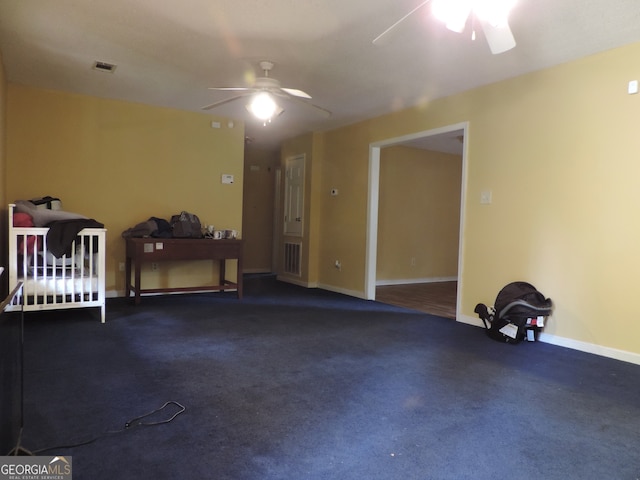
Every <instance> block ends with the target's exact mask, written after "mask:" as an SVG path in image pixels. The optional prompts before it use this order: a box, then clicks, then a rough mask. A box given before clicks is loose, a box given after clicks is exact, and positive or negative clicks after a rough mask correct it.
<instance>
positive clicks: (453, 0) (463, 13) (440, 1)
mask: <svg viewBox="0 0 640 480" xmlns="http://www.w3.org/2000/svg"><path fill="white" fill-rule="evenodd" d="M515 3H516V0H433V4H432V10H431V11H432V13H433V15H434V16H435V17H436V18H437V19H438V20H440V21H441V22H443V23H444V24H445V25H446V26H447V28H448V29H449V30H452V31H454V32H457V33H462V32H463V31H464V27H465V25H466V23H467V20H468V18H469V15H470V14H471V12H472V11H473V13H474V14H475V15H477V17H478V18H479V19H480V20H483V21H485V22H487V23H489V24H490V25H492V26H494V27H500V26H504V25H506V24H507V20H508V18H509V13H510V12H511V9H512V8H513V6H514V5H515Z"/></svg>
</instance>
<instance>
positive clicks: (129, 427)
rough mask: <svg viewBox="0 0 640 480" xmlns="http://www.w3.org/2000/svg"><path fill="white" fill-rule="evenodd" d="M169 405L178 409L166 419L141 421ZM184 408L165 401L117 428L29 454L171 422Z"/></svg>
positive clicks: (94, 440) (78, 444) (175, 403)
mask: <svg viewBox="0 0 640 480" xmlns="http://www.w3.org/2000/svg"><path fill="white" fill-rule="evenodd" d="M169 405H175V406H176V407H178V411H177V412H176V413H174V414H173V415H172V416H171V417H170V418H168V419H166V420H159V421H157V422H143V421H142V420H143V419H145V418H147V417H150V416H151V415H153V414H155V413H158V412H160V411H162V410H164V409H165V408H166V407H168V406H169ZM185 410H186V407H185V406H184V405H181V404H180V403H178V402H175V401H172V400H171V401H168V402H166V403H165V404H164V405H163V406H161V407H160V408H157V409H155V410H153V411H151V412H149V413H145V414H144V415H141V416H139V417H136V418H133V419H131V420H129V421H128V422H126V423H125V424H124V428H121V429H119V430H109V431H106V432H104V433H103V434H102V435H98V436H97V437H93V438H91V439H89V440H86V441H84V442H79V443H73V444H70V445H57V446H55V447H47V448H41V449H40V450H34V451H32V452H31V454H32V455H37V454H39V453H42V452H48V451H49V450H58V449H63V448H74V447H82V446H84V445H89V444H91V443H94V442H96V441H97V440H100V439H101V438H105V437H108V436H110V435H117V434H119V433H124V432H126V431H130V430H132V429H133V428H135V427H153V426H156V425H164V424H165V423H169V422H172V421H173V420H174V419H175V418H176V417H177V416H178V415H180V414H181V413H183V412H184V411H185Z"/></svg>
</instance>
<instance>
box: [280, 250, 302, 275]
mask: <svg viewBox="0 0 640 480" xmlns="http://www.w3.org/2000/svg"><path fill="white" fill-rule="evenodd" d="M301 264H302V245H301V244H300V243H289V242H285V244H284V273H288V274H290V275H297V276H300V275H301V274H302V272H301Z"/></svg>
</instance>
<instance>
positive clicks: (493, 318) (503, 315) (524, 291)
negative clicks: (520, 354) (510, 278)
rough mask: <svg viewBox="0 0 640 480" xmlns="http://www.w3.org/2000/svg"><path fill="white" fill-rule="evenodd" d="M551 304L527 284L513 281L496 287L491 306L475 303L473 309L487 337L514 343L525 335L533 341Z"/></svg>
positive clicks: (549, 312)
mask: <svg viewBox="0 0 640 480" xmlns="http://www.w3.org/2000/svg"><path fill="white" fill-rule="evenodd" d="M552 307H553V304H552V302H551V299H549V298H545V296H544V295H543V294H542V293H540V292H539V291H538V290H537V289H536V287H534V286H533V285H531V284H530V283H527V282H513V283H509V284H508V285H506V286H505V287H504V288H503V289H502V290H500V292H499V293H498V296H497V297H496V302H495V304H494V307H493V308H492V307H487V306H486V305H485V304H483V303H479V304H478V305H476V308H475V310H474V312H475V313H477V314H478V316H479V317H480V319H481V320H482V323H484V326H485V329H486V332H487V335H488V336H489V337H490V338H492V339H494V340H497V341H499V342H504V343H518V342H520V341H521V340H522V339H524V338H525V337H526V338H527V340H535V338H536V334H537V333H538V332H539V331H540V330H541V329H542V327H543V326H544V320H545V317H547V316H549V315H550V314H551V310H552Z"/></svg>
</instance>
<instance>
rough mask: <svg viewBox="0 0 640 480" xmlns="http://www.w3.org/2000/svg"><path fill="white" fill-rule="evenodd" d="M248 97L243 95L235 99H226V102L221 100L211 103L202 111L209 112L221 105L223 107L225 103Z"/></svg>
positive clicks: (246, 94)
mask: <svg viewBox="0 0 640 480" xmlns="http://www.w3.org/2000/svg"><path fill="white" fill-rule="evenodd" d="M248 95H250V94H248V93H245V94H244V95H236V96H235V97H231V98H227V99H226V100H221V101H219V102H216V103H212V104H211V105H206V106H204V107H202V110H211V109H212V108H216V107H219V106H221V105H224V104H225V103H229V102H233V101H234V100H238V99H239V98H242V97H246V96H248Z"/></svg>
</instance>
